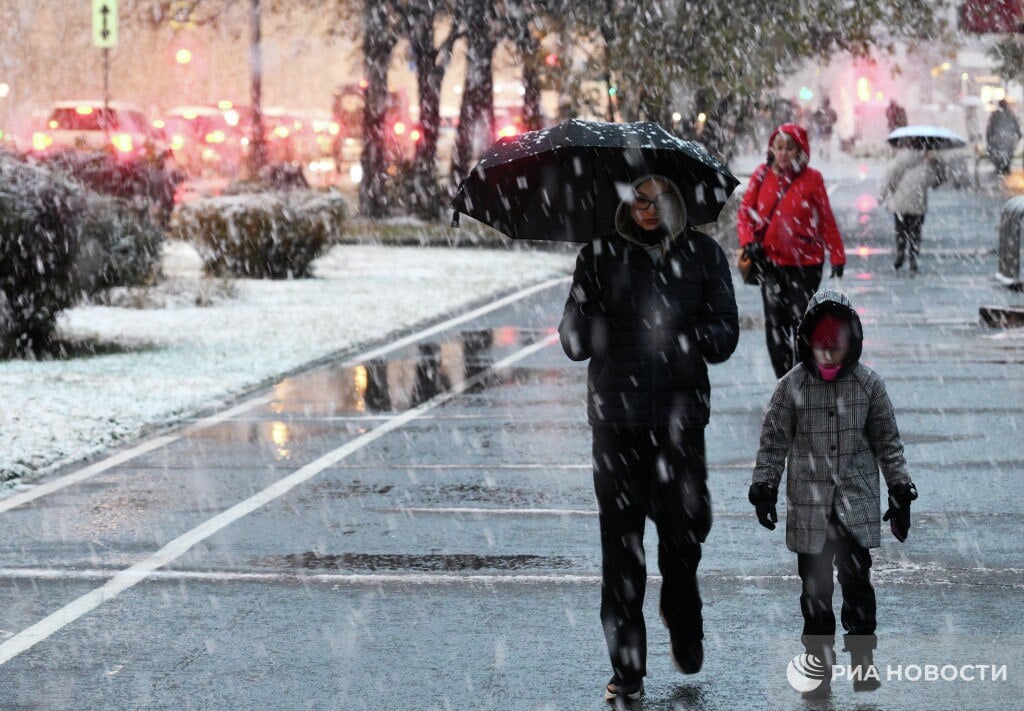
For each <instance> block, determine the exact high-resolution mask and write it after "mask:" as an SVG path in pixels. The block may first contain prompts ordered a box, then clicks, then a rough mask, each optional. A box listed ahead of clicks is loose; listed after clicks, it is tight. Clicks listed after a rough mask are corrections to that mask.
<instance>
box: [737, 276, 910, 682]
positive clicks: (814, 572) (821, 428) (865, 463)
mask: <svg viewBox="0 0 1024 711" xmlns="http://www.w3.org/2000/svg"><path fill="white" fill-rule="evenodd" d="M797 340H798V343H797V350H798V355H799V361H800V362H799V363H798V364H797V365H796V366H795V367H794V368H793V369H792V370H790V371H789V372H788V373H786V374H785V375H784V376H783V377H782V378H781V379H780V380H779V382H778V385H777V386H776V388H775V393H774V395H772V399H771V403H770V404H769V406H768V411H767V413H766V414H765V417H764V423H763V425H762V427H761V444H760V449H759V450H758V453H757V463H756V465H755V467H754V476H753V483H752V484H751V486H750V492H749V500H750V502H751V503H752V504H753V505H754V507H755V508H756V511H757V518H758V521H759V522H760V523H761V525H762V526H764V527H765V528H767V529H769V530H774V529H775V523H776V522H777V521H778V514H777V512H776V509H775V504H776V501H777V498H778V490H779V482H780V481H781V479H782V472H783V469H786V470H787V471H788V476H787V481H786V507H787V516H786V544H787V546H788V547H789V549H790V550H791V551H793V552H795V553H796V554H797V566H798V570H799V573H800V579H801V581H802V582H803V592H802V594H801V596H800V608H801V611H802V612H803V617H804V629H803V637H802V640H803V642H804V646H805V647H806V649H807V652H808V654H813V655H814V656H816V657H817V658H818V659H819V660H820V661H821V662H822V663H823V665H824V667H825V670H826V672H827V673H826V674H825V679H824V680H823V683H822V684H821V686H819V687H818V688H817V689H815V690H814V692H813V693H814V695H820V694H827V693H828V690H829V683H830V681H831V665H832V663H833V661H834V660H835V653H834V651H833V644H834V639H835V630H836V620H835V615H834V614H833V612H832V590H833V582H832V566H833V563H834V564H835V567H836V570H837V573H838V578H839V584H840V586H841V587H842V593H843V608H842V615H841V620H842V625H843V628H844V629H845V630H846V633H847V634H846V636H845V644H846V649H847V650H848V651H849V652H850V653H851V657H852V659H851V667H853V669H854V672H855V673H856V672H857V667H858V666H859V667H860V675H861V679H860V681H858V680H857V676H856V675H855V676H854V690H856V691H868V690H871V689H874V688H877V687H878V685H879V681H878V677H877V671H876V670H874V667H873V659H872V656H873V655H872V651H873V650H874V649H875V645H876V643H877V638H876V637H875V591H874V589H873V588H872V587H871V580H870V572H871V553H870V552H869V549H870V548H875V547H878V546H879V545H880V544H881V540H880V532H879V530H880V528H881V523H880V521H879V508H880V507H879V501H880V494H879V480H878V470H879V468H881V470H882V474H883V476H884V477H885V482H886V485H887V486H888V489H889V509H888V510H887V511H886V513H885V516H884V517H883V520H886V521H889V526H890V529H891V530H892V533H893V535H894V536H895V537H896V538H897V539H898V540H900V541H901V542H902V541H905V540H906V538H907V534H908V532H909V529H910V502H911V501H913V500H914V499H916V498H917V490H916V489H915V488H914V484H913V482H912V481H911V480H910V475H909V474H908V473H907V462H906V459H905V458H904V456H903V443H902V441H901V440H900V434H899V429H898V428H897V426H896V417H895V415H894V413H893V408H892V403H891V402H890V401H889V396H888V394H887V393H886V390H885V384H884V383H883V382H882V379H881V378H880V377H879V376H878V375H877V374H876V373H875V372H874V371H873V370H871V369H870V368H868V367H867V366H865V365H863V364H862V363H860V355H861V348H862V345H863V330H862V328H861V323H860V318H859V317H858V316H857V313H856V311H854V310H853V307H852V306H851V304H850V300H849V298H848V297H847V296H846V295H845V294H842V293H840V292H838V291H835V290H831V289H824V290H822V291H819V292H818V293H817V294H815V295H814V297H813V298H812V299H811V301H810V303H809V304H808V307H807V311H806V313H805V315H804V319H803V321H802V322H801V324H800V327H799V330H798V333H797Z"/></svg>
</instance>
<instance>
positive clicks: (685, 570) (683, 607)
mask: <svg viewBox="0 0 1024 711" xmlns="http://www.w3.org/2000/svg"><path fill="white" fill-rule="evenodd" d="M593 452H594V489H595V491H596V493H597V504H598V510H599V513H600V525H601V574H602V582H601V623H602V625H603V627H604V634H605V640H606V641H607V643H608V653H609V656H610V657H611V662H612V670H613V671H614V673H615V674H616V676H618V677H619V679H620V680H622V681H624V682H630V683H631V682H635V681H638V680H640V679H641V678H643V677H644V676H645V675H646V673H647V628H646V626H645V624H644V617H643V604H644V591H645V588H646V583H647V564H646V558H645V555H644V547H643V543H644V526H645V524H646V519H647V517H648V516H649V517H650V518H651V520H653V521H654V525H655V526H656V527H657V529H658V568H659V569H660V570H661V575H662V584H661V614H662V617H663V618H664V622H665V625H666V626H667V627H668V629H669V634H670V635H671V638H672V640H673V643H675V644H683V643H685V642H686V641H687V640H693V639H703V637H704V631H703V630H704V622H703V618H702V616H701V606H702V604H701V599H700V591H699V590H698V587H697V566H698V564H699V563H700V555H701V543H702V542H703V540H704V538H705V537H706V536H707V533H708V530H709V529H710V528H711V501H710V496H709V494H708V489H707V465H706V462H705V455H704V430H703V429H702V428H701V429H685V430H684V429H673V430H671V431H670V430H669V429H668V428H657V429H642V428H636V429H634V428H617V427H595V428H594V431H593Z"/></svg>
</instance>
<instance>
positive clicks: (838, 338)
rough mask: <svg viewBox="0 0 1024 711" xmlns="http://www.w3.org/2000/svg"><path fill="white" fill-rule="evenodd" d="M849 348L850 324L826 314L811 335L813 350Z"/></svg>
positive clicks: (819, 320)
mask: <svg viewBox="0 0 1024 711" xmlns="http://www.w3.org/2000/svg"><path fill="white" fill-rule="evenodd" d="M849 347H850V324H848V323H847V322H846V321H845V320H843V319H841V318H838V317H836V316H833V315H832V314H825V315H824V316H822V317H821V318H820V319H818V323H817V324H815V326H814V331H813V332H812V333H811V348H849Z"/></svg>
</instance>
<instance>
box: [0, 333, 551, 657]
mask: <svg viewBox="0 0 1024 711" xmlns="http://www.w3.org/2000/svg"><path fill="white" fill-rule="evenodd" d="M557 340H558V335H557V334H551V335H550V336H548V337H547V338H544V339H542V340H539V341H537V342H535V343H532V344H530V345H529V346H526V347H525V348H522V349H520V350H518V351H516V352H515V353H512V354H511V355H509V356H507V357H505V358H503V359H501V360H500V361H498V362H496V363H494V364H493V365H492V366H491V367H490V368H488V369H486V370H484V371H482V372H480V373H478V374H477V375H475V376H473V377H472V378H468V379H466V380H465V381H464V382H462V383H459V384H458V385H456V386H454V387H453V388H452V389H451V390H448V391H446V392H443V393H440V394H439V395H436V396H434V397H432V398H431V399H430V400H427V401H426V402H425V403H423V404H422V405H420V406H419V407H416V408H413V409H412V410H408V411H406V412H403V413H401V414H399V415H396V416H395V417H393V418H392V419H390V420H388V421H387V422H384V423H383V424H381V425H379V426H378V427H375V428H374V429H372V430H370V431H369V432H367V433H366V434H363V435H360V436H359V437H357V438H356V439H353V440H351V441H349V442H346V443H345V444H343V445H342V446H340V447H338V448H337V449H334V450H332V451H330V452H328V453H327V454H324V455H323V456H321V457H319V458H317V459H315V460H314V461H312V462H310V463H309V464H307V465H306V466H304V467H301V468H299V469H297V470H295V471H294V472H292V473H291V474H289V475H288V476H286V477H285V478H283V479H280V480H278V481H276V482H274V483H273V484H271V485H270V486H268V487H267V488H265V489H263V490H262V491H260V492H258V493H257V494H254V495H253V496H250V497H249V498H248V499H246V500H244V501H242V502H240V503H237V504H235V505H234V506H232V507H231V508H229V509H227V510H226V511H223V512H221V513H220V514H218V515H216V516H214V517H213V518H211V519H209V520H207V521H205V522H204V523H202V524H200V525H198V526H196V527H195V528H193V529H192V530H190V531H187V532H186V533H184V534H182V535H180V536H178V537H177V538H175V539H174V540H172V541H171V542H170V543H168V544H167V545H165V546H164V547H163V548H161V549H160V550H158V551H157V552H156V553H154V554H153V555H151V556H149V557H148V558H145V559H143V560H141V561H139V562H138V563H136V564H135V565H133V566H131V567H129V568H126V569H124V570H121V571H119V572H117V573H116V574H115V575H114V576H113V577H112V578H110V579H109V580H108V581H107V583H106V584H104V585H102V586H101V587H99V588H96V589H95V590H93V591H91V592H88V593H86V594H85V595H82V596H81V597H79V598H78V599H76V600H73V601H72V602H70V603H68V604H67V605H65V606H64V607H62V608H60V609H59V610H57V611H56V612H54V613H51V614H50V615H47V616H46V617H44V618H43V619H42V620H40V621H39V622H37V623H35V624H34V625H32V626H30V627H28V628H26V629H24V630H22V631H21V632H19V633H18V634H16V635H14V636H12V637H10V638H9V639H7V640H5V641H4V642H3V644H0V665H3V664H6V663H7V662H9V661H10V660H11V659H13V658H14V657H16V656H18V655H19V654H21V653H22V652H24V651H26V650H28V649H31V648H32V647H34V646H35V645H36V644H38V643H39V642H42V641H43V640H45V639H46V638H48V637H49V636H50V635H52V634H54V633H55V632H57V631H58V630H60V629H62V628H64V627H66V626H67V625H69V624H71V623H72V622H74V621H75V620H77V619H78V618H79V617H81V616H83V615H85V614H87V613H88V612H90V611H92V610H93V609H95V608H97V607H99V606H100V605H102V604H103V603H104V602H106V601H108V600H111V599H113V598H115V597H117V595H119V594H120V593H122V592H124V591H125V590H127V589H128V588H131V587H132V586H134V585H136V584H138V583H139V582H141V581H142V580H145V579H146V578H147V577H149V576H150V575H152V574H153V572H154V571H156V570H157V569H158V568H162V567H163V566H165V565H167V564H168V563H170V562H172V561H174V560H175V559H177V558H179V557H181V556H182V555H184V554H185V553H186V552H188V550H189V549H190V548H192V547H193V546H195V545H196V544H197V543H200V542H202V541H204V540H206V539H207V538H209V537H210V536H212V535H213V534H215V533H217V532H218V531H220V530H221V529H222V528H224V527H225V526H228V525H230V524H232V523H234V522H235V521H237V520H238V519H240V518H242V517H243V516H246V515H247V514H250V513H252V512H253V511H256V510H257V509H259V508H261V507H263V506H265V505H266V504H268V503H270V502H271V501H273V500H274V499H277V498H278V497H280V496H283V495H284V494H286V493H287V492H289V491H291V490H292V489H293V488H295V487H296V486H298V485H299V484H302V483H303V482H305V481H308V480H309V479H312V478H313V477H314V476H316V475H317V474H319V473H320V472H322V471H323V470H324V469H327V468H328V467H330V466H332V465H333V464H335V463H337V462H339V461H341V460H342V459H344V458H345V457H347V456H349V455H350V454H352V453H354V452H356V451H358V450H360V449H362V448H363V447H365V446H366V445H368V444H370V443H372V442H374V441H376V440H378V439H380V438H381V437H383V436H384V435H386V434H388V433H389V432H392V431H393V430H396V429H398V428H399V427H401V426H402V425H404V424H405V423H407V422H409V421H411V420H414V419H416V418H417V417H420V416H422V415H424V414H426V413H428V412H430V411H431V410H433V409H435V408H437V407H439V406H441V405H443V404H445V403H446V402H448V401H449V400H451V399H453V398H455V397H456V396H458V395H460V394H461V393H463V392H465V391H466V390H468V389H470V388H472V387H474V386H476V385H477V384H479V383H482V382H484V381H485V379H486V378H488V377H490V375H491V374H492V373H493V372H496V371H500V370H504V369H506V368H508V367H509V366H511V365H513V364H514V363H517V362H519V361H521V360H523V359H524V358H527V357H529V356H531V355H533V354H534V353H537V352H538V351H540V350H542V349H544V348H547V347H548V346H550V345H552V344H554V343H555V342H556V341H557Z"/></svg>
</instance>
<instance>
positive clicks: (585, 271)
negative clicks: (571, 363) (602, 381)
mask: <svg viewBox="0 0 1024 711" xmlns="http://www.w3.org/2000/svg"><path fill="white" fill-rule="evenodd" d="M593 263H594V261H593V250H592V249H591V248H590V246H587V247H584V248H583V249H582V250H580V255H579V256H578V257H577V258H576V270H575V271H574V272H573V277H572V288H570V289H569V298H568V299H566V302H565V309H564V311H563V312H562V322H561V323H560V324H558V336H559V338H560V339H561V342H562V350H564V351H565V354H566V355H567V356H569V358H571V359H572V360H586V359H587V358H590V357H591V356H592V355H593V354H594V353H593V331H594V325H595V324H594V321H595V315H596V312H597V310H598V308H599V304H600V299H599V295H598V293H597V290H596V288H595V279H594V274H593V270H592V265H593Z"/></svg>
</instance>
